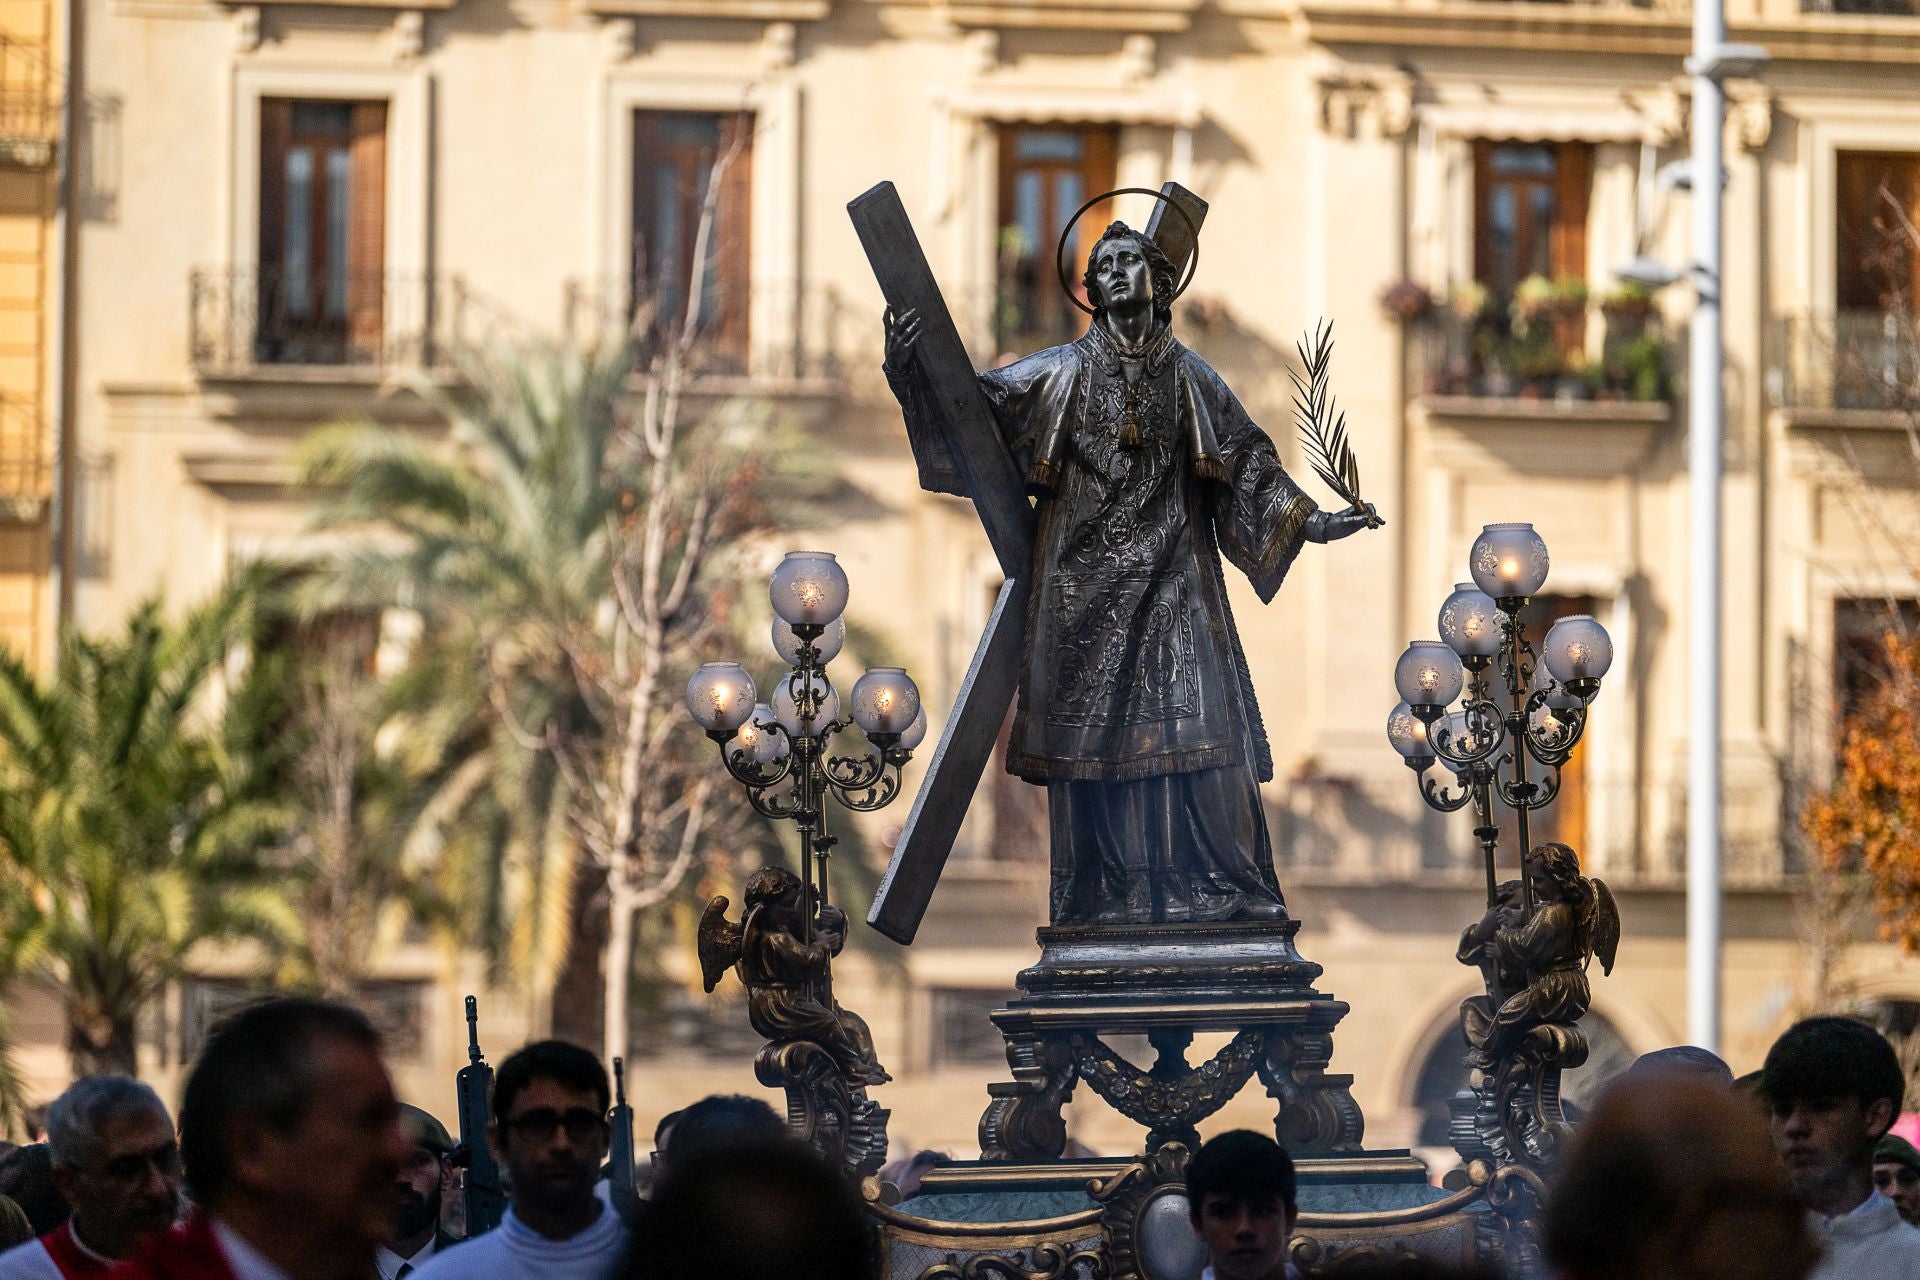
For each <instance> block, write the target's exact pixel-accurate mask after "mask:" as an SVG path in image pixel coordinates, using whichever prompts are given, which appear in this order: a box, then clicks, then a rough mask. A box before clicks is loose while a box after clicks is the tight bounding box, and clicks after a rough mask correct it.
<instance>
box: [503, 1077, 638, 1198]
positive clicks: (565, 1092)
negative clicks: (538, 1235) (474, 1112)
mask: <svg viewBox="0 0 1920 1280" xmlns="http://www.w3.org/2000/svg"><path fill="white" fill-rule="evenodd" d="M612 1100H613V1094H612V1087H611V1086H610V1085H609V1084H608V1082H607V1069H606V1068H605V1067H603V1066H601V1065H600V1059H598V1058H596V1057H594V1056H593V1055H592V1054H591V1053H588V1052H587V1051H586V1050H585V1049H582V1048H581V1047H580V1046H579V1045H576V1044H568V1043H567V1042H566V1041H564V1040H541V1041H538V1042H536V1043H534V1044H530V1045H528V1046H527V1047H526V1048H524V1049H521V1050H519V1051H518V1052H516V1053H513V1054H511V1055H509V1056H508V1057H507V1059H506V1061H504V1062H502V1063H501V1064H500V1069H499V1070H498V1071H496V1072H495V1073H494V1077H493V1122H492V1124H491V1126H490V1127H489V1134H488V1136H489V1138H490V1139H491V1140H492V1142H493V1150H494V1154H495V1155H496V1156H497V1157H499V1160H500V1163H501V1164H502V1165H504V1166H505V1167H506V1171H507V1179H508V1181H509V1182H510V1183H511V1184H512V1186H513V1199H514V1203H515V1204H518V1205H522V1206H525V1207H531V1208H533V1209H535V1210H537V1211H541V1212H546V1213H559V1214H565V1213H569V1212H573V1211H578V1210H579V1209H581V1208H583V1207H584V1206H585V1205H586V1203H587V1201H589V1200H591V1199H593V1195H594V1183H595V1182H596V1181H597V1180H598V1178H599V1174H600V1164H601V1162H602V1161H603V1160H605V1159H606V1158H607V1145H608V1141H609V1137H610V1135H609V1133H608V1130H607V1109H608V1108H609V1107H610V1106H611V1105H612Z"/></svg>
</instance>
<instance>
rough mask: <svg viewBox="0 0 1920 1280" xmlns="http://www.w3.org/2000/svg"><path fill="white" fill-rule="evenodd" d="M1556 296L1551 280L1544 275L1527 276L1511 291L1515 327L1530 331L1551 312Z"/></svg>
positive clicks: (1550, 314) (1547, 317)
mask: <svg viewBox="0 0 1920 1280" xmlns="http://www.w3.org/2000/svg"><path fill="white" fill-rule="evenodd" d="M1557 296H1558V294H1557V293H1556V291H1555V290H1554V287H1553V281H1551V280H1549V279H1547V278H1546V277H1545V276H1528V277H1527V278H1526V279H1525V280H1522V281H1521V282H1520V283H1519V285H1518V286H1516V287H1515V289H1514V291H1513V306H1512V308H1511V310H1512V312H1513V323H1514V327H1515V328H1516V329H1519V330H1522V331H1530V330H1532V329H1534V328H1535V327H1536V326H1538V325H1540V324H1542V323H1544V322H1545V321H1547V320H1548V319H1550V318H1551V316H1552V314H1553V307H1554V300H1555V298H1556V297H1557Z"/></svg>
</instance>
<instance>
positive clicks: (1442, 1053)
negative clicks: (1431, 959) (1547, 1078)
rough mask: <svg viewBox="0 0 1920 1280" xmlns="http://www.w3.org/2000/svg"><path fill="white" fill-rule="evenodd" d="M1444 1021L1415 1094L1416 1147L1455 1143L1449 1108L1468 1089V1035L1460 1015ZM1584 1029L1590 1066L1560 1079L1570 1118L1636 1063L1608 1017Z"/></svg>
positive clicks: (1585, 1021)
mask: <svg viewBox="0 0 1920 1280" xmlns="http://www.w3.org/2000/svg"><path fill="white" fill-rule="evenodd" d="M1441 1022H1443V1023H1445V1024H1446V1025H1445V1026H1444V1028H1443V1029H1438V1034H1437V1035H1436V1036H1435V1037H1434V1039H1433V1047H1432V1048H1431V1049H1429V1050H1428V1051H1427V1056H1426V1058H1425V1060H1424V1061H1422V1062H1421V1064H1420V1075H1419V1078H1418V1079H1417V1081H1416V1082H1415V1084H1414V1090H1413V1101H1414V1105H1415V1106H1417V1107H1419V1108H1420V1136H1419V1138H1418V1140H1417V1142H1416V1144H1415V1145H1417V1146H1422V1147H1445V1146H1450V1145H1452V1144H1451V1143H1450V1142H1449V1141H1448V1139H1447V1126H1448V1125H1449V1124H1451V1123H1452V1122H1453V1112H1452V1111H1451V1110H1450V1108H1449V1104H1450V1103H1451V1102H1452V1100H1453V1095H1455V1094H1456V1093H1458V1092H1460V1090H1462V1089H1464V1088H1466V1087H1467V1067H1466V1061H1465V1059H1466V1056H1467V1037H1466V1033H1464V1032H1463V1031H1461V1030H1460V1018H1459V1015H1458V1014H1457V1013H1453V1012H1449V1013H1447V1014H1445V1015H1444V1016H1443V1017H1442V1018H1441ZM1580 1029H1581V1030H1582V1031H1584V1032H1585V1033H1586V1036H1587V1044H1588V1048H1589V1052H1588V1054H1587V1063H1586V1065H1585V1066H1583V1067H1579V1068H1577V1069H1575V1070H1573V1071H1569V1072H1567V1073H1566V1074H1565V1075H1564V1076H1563V1077H1561V1081H1560V1099H1561V1102H1562V1103H1563V1104H1565V1106H1566V1108H1567V1114H1568V1116H1569V1118H1571V1117H1573V1116H1574V1115H1575V1114H1576V1113H1577V1112H1578V1111H1581V1110H1584V1109H1585V1108H1586V1106H1587V1105H1589V1104H1590V1103H1591V1102H1592V1100H1593V1097H1594V1095H1595V1094H1596V1093H1598V1092H1599V1090H1600V1088H1601V1086H1603V1085H1605V1084H1606V1083H1607V1082H1608V1081H1609V1080H1611V1079H1613V1078H1614V1077H1615V1076H1617V1075H1619V1074H1620V1073H1621V1072H1622V1071H1625V1070H1626V1069H1627V1068H1628V1067H1629V1066H1631V1065H1632V1063H1633V1059H1634V1052H1633V1050H1632V1049H1630V1048H1628V1047H1627V1042H1626V1040H1625V1039H1624V1038H1623V1037H1622V1036H1621V1035H1620V1032H1619V1031H1618V1030H1617V1029H1615V1027H1614V1025H1613V1024H1612V1023H1611V1022H1608V1021H1607V1019H1606V1018H1605V1017H1604V1016H1603V1015H1601V1014H1598V1013H1589V1014H1587V1016H1586V1017H1584V1018H1582V1019H1581V1020H1580Z"/></svg>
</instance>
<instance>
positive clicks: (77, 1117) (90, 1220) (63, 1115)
mask: <svg viewBox="0 0 1920 1280" xmlns="http://www.w3.org/2000/svg"><path fill="white" fill-rule="evenodd" d="M47 1148H48V1153H49V1154H50V1155H51V1156H52V1161H53V1165H52V1175H53V1182H54V1185H55V1186H57V1187H59V1188H60V1194H61V1195H63V1196H65V1197H66V1199H67V1203H68V1204H69V1205H71V1206H73V1215H74V1230H75V1231H76V1232H78V1233H79V1235H80V1238H81V1239H82V1240H84V1241H85V1242H86V1243H87V1246H88V1247H89V1248H91V1249H94V1250H95V1251H97V1252H99V1253H103V1254H105V1255H106V1256H107V1257H110V1258H124V1257H125V1256H126V1255H127V1254H128V1253H129V1252H130V1251H131V1250H132V1249H133V1246H134V1245H135V1244H136V1243H138V1242H139V1240H140V1239H141V1238H142V1237H143V1236H147V1235H150V1234H152V1233H153V1232H156V1231H164V1230H165V1229H166V1228H167V1227H168V1226H169V1225H171V1224H172V1222H173V1220H174V1217H175V1215H176V1214H177V1213H178V1212H179V1208H180V1143H179V1140H178V1138H177V1137H176V1136H175V1134H174V1132H173V1120H172V1119H171V1118H170V1117H169V1116H168V1115H167V1108H166V1104H164V1103H162V1102H161V1101H160V1095H159V1094H157V1093H155V1092H154V1091H153V1089H152V1087H151V1086H149V1085H145V1084H142V1083H141V1082H140V1081H138V1080H132V1079H129V1078H127V1077H126V1076H88V1077H86V1078H84V1079H81V1080H78V1081H75V1082H74V1084H73V1087H72V1088H70V1089H68V1090H67V1091H66V1092H65V1093H63V1094H61V1095H60V1096H59V1097H58V1098H56V1099H55V1100H54V1103H53V1106H51V1107H50V1108H48V1110H47Z"/></svg>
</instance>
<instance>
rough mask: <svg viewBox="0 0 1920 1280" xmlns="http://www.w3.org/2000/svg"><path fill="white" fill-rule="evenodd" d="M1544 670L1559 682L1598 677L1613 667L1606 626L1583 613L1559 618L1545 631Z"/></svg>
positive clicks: (1566, 683) (1569, 683) (1611, 650)
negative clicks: (1545, 665) (1545, 668)
mask: <svg viewBox="0 0 1920 1280" xmlns="http://www.w3.org/2000/svg"><path fill="white" fill-rule="evenodd" d="M1546 659H1547V670H1548V671H1551V672H1552V673H1553V678H1554V679H1555V680H1558V681H1559V682H1560V683H1561V684H1564V685H1572V684H1574V682H1575V681H1581V680H1599V679H1600V678H1601V677H1603V676H1605V675H1606V674H1607V670H1608V668H1610V667H1612V666H1613V640H1612V638H1611V637H1610V636H1608V635H1607V629H1606V628H1605V627H1603V626H1601V625H1600V624H1599V623H1598V622H1596V621H1594V619H1593V618H1591V617H1589V616H1588V615H1587V614H1584V613H1577V614H1574V615H1573V616H1572V617H1569V618H1562V619H1560V621H1558V622H1556V623H1554V624H1553V628H1552V629H1551V630H1550V631H1548V632H1547V643H1546Z"/></svg>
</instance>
